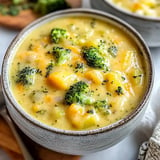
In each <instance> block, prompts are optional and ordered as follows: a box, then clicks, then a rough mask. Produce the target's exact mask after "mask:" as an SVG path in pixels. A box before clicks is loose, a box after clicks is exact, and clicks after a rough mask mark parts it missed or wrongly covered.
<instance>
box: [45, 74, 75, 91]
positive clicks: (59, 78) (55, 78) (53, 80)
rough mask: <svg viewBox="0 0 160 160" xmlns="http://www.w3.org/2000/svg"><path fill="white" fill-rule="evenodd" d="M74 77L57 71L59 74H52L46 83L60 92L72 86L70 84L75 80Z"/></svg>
mask: <svg viewBox="0 0 160 160" xmlns="http://www.w3.org/2000/svg"><path fill="white" fill-rule="evenodd" d="M75 78H76V75H75V74H72V73H69V72H67V71H66V72H65V71H59V72H56V71H55V72H52V73H51V74H50V75H49V76H48V78H47V82H48V83H49V84H50V85H51V86H53V87H55V88H57V89H61V90H66V89H68V88H69V87H70V85H71V84H72V82H73V81H74V80H75Z"/></svg>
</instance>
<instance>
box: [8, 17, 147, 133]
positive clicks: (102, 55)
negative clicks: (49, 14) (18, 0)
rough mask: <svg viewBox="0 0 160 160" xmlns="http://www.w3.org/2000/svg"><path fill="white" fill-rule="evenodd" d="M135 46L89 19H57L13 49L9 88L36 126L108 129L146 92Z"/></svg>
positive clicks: (120, 33)
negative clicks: (104, 127) (14, 50)
mask: <svg viewBox="0 0 160 160" xmlns="http://www.w3.org/2000/svg"><path fill="white" fill-rule="evenodd" d="M146 83H147V82H146V70H145V66H144V64H143V57H142V56H141V53H140V50H139V49H138V47H137V46H136V44H135V43H134V42H133V40H131V39H130V38H129V37H128V36H127V34H125V33H124V32H123V31H121V30H120V29H119V28H116V27H114V26H112V25H111V24H108V23H106V22H103V21H100V20H97V19H93V18H90V17H78V16H74V17H65V18H59V19H55V20H53V21H51V22H49V23H47V24H44V25H42V26H40V27H39V28H36V29H35V30H34V31H33V32H31V33H30V34H29V35H28V36H27V37H26V38H25V39H24V40H23V42H22V43H21V44H20V46H19V47H18V48H17V51H16V54H15V56H14V58H13V60H12V63H11V66H10V84H11V89H12V92H13V95H14V97H15V99H16V100H17V102H18V103H19V104H20V106H21V107H22V108H23V109H24V110H25V111H26V112H27V113H29V114H30V115H31V116H33V117H34V118H35V119H37V120H38V121H41V122H43V123H44V124H47V125H49V126H53V127H56V128H60V129H66V130H88V129H95V128H99V127H103V126H107V125H109V124H112V123H114V122H116V121H118V120H120V119H122V118H124V117H125V116H127V115H128V114H130V113H131V112H132V111H133V110H134V109H135V107H136V106H137V104H138V103H139V102H140V100H141V98H142V96H143V95H144V92H145V90H146Z"/></svg>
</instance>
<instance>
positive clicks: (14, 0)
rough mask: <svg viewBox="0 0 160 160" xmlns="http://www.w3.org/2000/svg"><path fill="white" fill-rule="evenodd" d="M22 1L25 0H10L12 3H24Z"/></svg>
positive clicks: (24, 0)
mask: <svg viewBox="0 0 160 160" xmlns="http://www.w3.org/2000/svg"><path fill="white" fill-rule="evenodd" d="M24 2H26V0H12V3H13V4H16V5H17V4H21V3H24Z"/></svg>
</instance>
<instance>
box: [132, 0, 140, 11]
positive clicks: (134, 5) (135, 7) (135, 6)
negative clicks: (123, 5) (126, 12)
mask: <svg viewBox="0 0 160 160" xmlns="http://www.w3.org/2000/svg"><path fill="white" fill-rule="evenodd" d="M140 9H142V4H141V3H139V2H136V3H134V4H133V8H132V11H133V12H135V11H137V10H140Z"/></svg>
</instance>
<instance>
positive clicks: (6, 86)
mask: <svg viewBox="0 0 160 160" xmlns="http://www.w3.org/2000/svg"><path fill="white" fill-rule="evenodd" d="M75 13H76V14H86V15H87V16H88V17H89V15H91V16H94V15H95V14H96V15H97V17H99V18H104V19H106V21H107V20H108V21H112V22H113V23H116V24H117V26H118V25H119V26H121V27H123V29H127V31H128V32H129V33H130V34H132V36H133V37H134V38H135V39H137V41H138V42H139V43H140V45H142V48H143V52H144V53H145V54H146V56H147V59H148V64H149V69H150V72H149V78H148V79H149V81H148V86H147V88H146V91H145V93H144V96H143V99H142V100H141V102H140V103H139V104H138V105H137V107H136V108H135V110H134V111H132V112H131V113H130V114H129V115H128V116H125V117H124V118H123V119H121V120H119V121H116V122H115V123H113V124H110V125H107V126H104V127H101V128H97V129H92V130H81V131H77V130H76V131H73V130H64V129H58V128H54V127H52V126H49V125H47V124H44V123H42V122H40V121H38V120H37V119H35V118H34V117H33V116H31V115H30V114H29V113H27V112H25V111H24V109H22V107H21V106H20V105H19V104H18V103H17V102H16V100H15V99H14V98H13V95H12V93H11V91H10V88H9V80H8V78H7V77H8V76H7V68H8V67H7V66H8V64H9V57H10V56H11V52H12V49H13V48H16V47H15V46H16V45H17V43H18V42H20V41H21V39H22V40H23V39H24V38H23V36H24V37H25V33H26V32H27V31H28V32H31V31H33V30H34V29H35V28H36V27H39V26H40V25H43V24H45V23H44V22H50V21H51V20H54V19H56V17H57V16H59V17H58V18H60V17H63V16H65V15H70V14H75ZM73 16H74V15H73ZM47 19H48V21H47ZM40 22H41V23H40ZM38 24H39V25H38ZM115 26H116V25H115ZM28 32H27V33H28ZM129 33H128V34H129ZM133 37H132V38H133ZM141 51H142V49H141ZM153 71H154V70H153V64H152V58H151V53H150V50H149V48H148V47H147V45H146V43H145V41H144V40H143V38H142V37H141V35H140V34H139V33H138V32H137V31H136V30H135V29H134V28H133V27H131V26H130V25H129V24H128V23H126V22H124V21H123V20H121V19H119V18H117V17H115V16H113V15H111V14H108V13H105V12H102V11H98V10H94V9H88V8H87V9H84V8H79V9H67V10H62V11H57V12H54V13H51V14H48V15H46V16H44V17H41V18H39V19H37V20H36V21H34V22H33V23H31V24H30V25H28V26H27V27H25V28H24V29H23V30H22V31H21V32H20V33H19V34H18V35H17V36H16V37H15V38H14V39H13V41H12V43H11V44H10V46H9V47H8V49H7V51H6V54H5V56H4V59H3V63H2V74H1V75H2V79H1V82H2V90H3V93H4V95H5V97H6V99H7V101H8V102H9V104H11V105H12V107H14V109H15V110H16V111H17V112H18V113H19V114H20V115H21V116H22V117H23V118H24V119H26V120H28V121H29V122H30V123H32V124H34V125H36V126H38V127H40V128H42V129H45V130H48V131H50V132H53V133H57V134H63V135H68V136H69V135H70V136H88V135H94V134H98V133H104V132H108V131H112V130H113V129H116V128H119V127H121V126H122V125H124V124H126V123H128V122H129V121H130V120H131V119H134V117H135V116H136V115H137V114H138V113H139V112H140V111H141V110H142V109H143V108H144V106H145V104H146V103H147V102H148V99H149V96H150V94H151V90H152V88H153V80H154V72H153ZM7 109H8V107H7Z"/></svg>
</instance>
